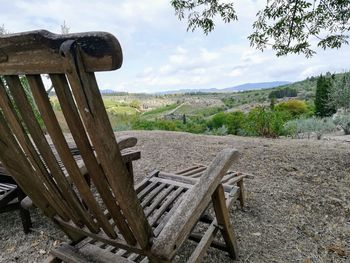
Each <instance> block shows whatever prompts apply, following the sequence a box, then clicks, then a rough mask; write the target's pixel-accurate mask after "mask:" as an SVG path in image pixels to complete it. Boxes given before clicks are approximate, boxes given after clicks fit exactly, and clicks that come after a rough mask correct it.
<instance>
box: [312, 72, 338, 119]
mask: <svg viewBox="0 0 350 263" xmlns="http://www.w3.org/2000/svg"><path fill="white" fill-rule="evenodd" d="M333 78H334V77H333V76H329V75H328V76H322V75H321V76H320V77H319V78H318V80H317V86H316V97H315V113H316V115H317V116H319V117H327V116H330V115H332V114H333V113H334V112H335V109H334V107H333V106H330V105H329V100H330V91H331V88H332V80H333Z"/></svg>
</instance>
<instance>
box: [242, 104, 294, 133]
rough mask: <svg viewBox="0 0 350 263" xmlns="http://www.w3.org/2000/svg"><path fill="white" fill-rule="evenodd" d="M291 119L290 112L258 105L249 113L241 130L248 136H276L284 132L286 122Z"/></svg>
mask: <svg viewBox="0 0 350 263" xmlns="http://www.w3.org/2000/svg"><path fill="white" fill-rule="evenodd" d="M289 119H291V116H290V114H289V113H288V112H285V111H273V110H271V109H269V108H265V107H257V108H255V109H253V110H251V111H250V112H249V113H248V115H247V118H246V119H245V123H244V126H243V130H242V131H241V132H243V134H245V135H248V136H264V137H271V138H276V137H278V136H280V135H283V134H284V123H285V122H286V121H287V120H289Z"/></svg>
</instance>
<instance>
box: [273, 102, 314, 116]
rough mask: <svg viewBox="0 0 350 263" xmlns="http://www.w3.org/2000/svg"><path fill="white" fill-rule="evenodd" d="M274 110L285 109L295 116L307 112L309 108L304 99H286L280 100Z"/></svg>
mask: <svg viewBox="0 0 350 263" xmlns="http://www.w3.org/2000/svg"><path fill="white" fill-rule="evenodd" d="M275 110H276V111H286V112H288V113H290V114H291V115H292V117H297V116H300V115H302V114H306V113H308V111H309V109H308V106H307V104H306V103H305V101H302V100H296V99H293V100H288V101H285V102H281V103H279V104H278V105H276V107H275Z"/></svg>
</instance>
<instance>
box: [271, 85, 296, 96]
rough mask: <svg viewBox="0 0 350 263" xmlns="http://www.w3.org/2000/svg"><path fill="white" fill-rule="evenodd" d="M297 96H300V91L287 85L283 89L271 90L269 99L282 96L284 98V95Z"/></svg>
mask: <svg viewBox="0 0 350 263" xmlns="http://www.w3.org/2000/svg"><path fill="white" fill-rule="evenodd" d="M296 96H298V92H297V90H296V89H292V88H290V87H285V88H282V89H277V90H273V91H271V92H270V94H269V99H271V98H276V99H280V98H284V97H296Z"/></svg>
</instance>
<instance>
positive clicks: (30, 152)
mask: <svg viewBox="0 0 350 263" xmlns="http://www.w3.org/2000/svg"><path fill="white" fill-rule="evenodd" d="M0 106H1V109H2V110H3V112H4V116H5V117H6V119H7V122H8V124H9V127H10V128H11V129H12V131H13V133H14V134H15V136H16V139H17V140H18V141H19V142H20V145H18V147H19V148H21V149H22V150H23V151H24V154H25V155H26V156H28V158H29V160H30V170H31V173H30V175H29V177H33V175H36V177H35V179H36V178H37V177H38V178H40V179H41V181H39V180H34V181H33V184H35V183H36V184H37V185H38V187H39V188H41V189H43V191H44V194H45V195H46V196H47V198H48V201H49V202H50V203H51V205H52V207H55V208H56V210H57V212H58V213H59V214H60V215H61V216H62V217H63V218H66V219H68V218H67V216H66V215H65V212H64V210H63V209H62V206H61V205H60V204H58V202H59V201H57V200H56V199H55V196H54V195H52V193H51V192H50V191H48V188H47V186H50V185H52V183H53V181H52V179H51V178H47V177H45V176H43V173H44V174H45V173H47V171H46V168H45V165H44V164H43V163H42V160H41V158H40V157H39V156H38V153H37V152H36V150H35V148H34V146H33V145H32V142H31V140H30V138H29V137H28V135H27V133H26V132H25V130H24V127H23V126H22V123H21V120H20V118H19V116H17V113H16V110H15V108H14V105H13V104H12V102H11V100H10V98H9V96H8V94H7V93H6V90H5V86H4V85H3V84H2V81H0ZM33 168H34V169H33ZM27 171H28V172H29V170H27ZM29 177H28V178H29ZM47 179H48V180H49V181H47Z"/></svg>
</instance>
